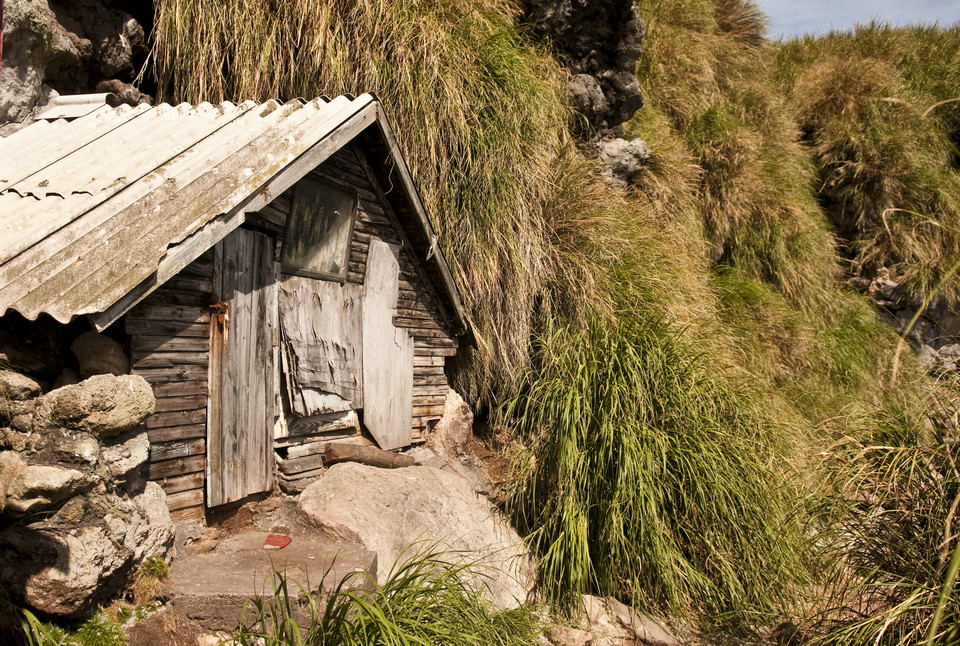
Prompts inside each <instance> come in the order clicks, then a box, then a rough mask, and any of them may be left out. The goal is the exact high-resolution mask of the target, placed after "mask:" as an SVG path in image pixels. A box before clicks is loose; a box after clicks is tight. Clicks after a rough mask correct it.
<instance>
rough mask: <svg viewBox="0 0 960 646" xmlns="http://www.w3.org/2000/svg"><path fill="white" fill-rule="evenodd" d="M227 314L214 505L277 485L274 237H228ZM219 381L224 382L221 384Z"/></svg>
mask: <svg viewBox="0 0 960 646" xmlns="http://www.w3.org/2000/svg"><path fill="white" fill-rule="evenodd" d="M220 245H221V249H220V252H221V253H222V262H221V263H220V266H219V269H220V276H219V286H220V290H221V291H220V297H221V299H222V300H223V301H226V302H228V303H229V309H228V313H227V317H226V320H225V321H223V322H222V323H220V322H216V321H215V322H214V323H212V325H213V326H214V327H215V328H216V327H219V328H220V329H219V330H215V331H214V334H213V339H214V341H215V342H216V343H217V344H218V347H215V348H213V349H212V351H211V359H212V360H214V363H213V364H212V365H211V373H212V375H215V376H214V377H213V378H212V379H211V393H210V400H211V408H212V409H214V410H211V415H210V422H211V423H210V425H209V427H208V439H207V442H208V446H209V447H210V448H209V461H208V473H207V500H208V504H209V505H210V506H211V507H215V506H218V505H222V504H225V503H228V502H233V501H236V500H240V499H242V498H244V497H246V496H249V495H250V494H254V493H259V492H262V491H269V490H270V489H272V488H273V455H272V453H273V418H274V397H275V393H274V379H273V336H274V332H273V329H274V325H275V310H276V306H277V297H276V278H277V273H276V267H275V262H274V260H273V241H272V239H271V238H269V237H268V236H266V235H263V234H261V233H257V232H254V231H248V230H245V229H237V230H236V231H234V232H233V233H231V234H230V235H229V236H227V237H226V238H224V240H223V241H222V242H221V243H220ZM215 386H216V388H217V389H216V390H214V387H215Z"/></svg>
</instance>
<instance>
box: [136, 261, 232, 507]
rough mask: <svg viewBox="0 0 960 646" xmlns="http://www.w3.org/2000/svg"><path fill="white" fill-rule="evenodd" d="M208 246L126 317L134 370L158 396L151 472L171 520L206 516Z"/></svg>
mask: <svg viewBox="0 0 960 646" xmlns="http://www.w3.org/2000/svg"><path fill="white" fill-rule="evenodd" d="M212 282H213V251H212V250H211V251H208V252H207V253H205V254H204V255H203V256H201V257H200V258H198V259H197V260H196V261H195V262H194V263H192V264H191V265H189V266H188V267H186V268H185V269H184V270H183V271H181V272H180V273H179V274H177V276H175V277H174V278H172V279H170V280H169V281H167V282H166V283H165V284H164V285H163V287H161V288H159V289H157V290H156V291H155V292H153V293H152V294H150V296H148V297H147V298H146V299H144V301H143V302H142V303H140V304H139V305H137V306H136V307H135V308H133V309H132V310H130V312H129V313H128V314H127V316H126V322H125V326H126V331H127V333H128V334H129V335H130V344H131V355H132V356H131V363H132V368H133V370H132V371H133V374H136V375H141V376H142V377H143V378H144V379H146V380H147V381H148V382H149V383H150V385H151V386H153V392H154V395H155V396H156V399H157V411H156V412H155V413H154V414H153V415H151V416H150V417H149V418H147V421H146V424H147V432H148V434H149V436H150V467H149V473H150V475H149V478H150V480H154V481H156V482H158V483H159V484H160V486H161V487H163V489H164V491H166V493H167V506H168V507H169V509H170V516H171V518H173V520H174V522H182V521H186V520H203V518H204V473H205V470H206V433H207V425H206V420H207V378H208V369H209V363H210V307H209V306H210V304H211V303H212V302H213V301H212V288H213V284H212Z"/></svg>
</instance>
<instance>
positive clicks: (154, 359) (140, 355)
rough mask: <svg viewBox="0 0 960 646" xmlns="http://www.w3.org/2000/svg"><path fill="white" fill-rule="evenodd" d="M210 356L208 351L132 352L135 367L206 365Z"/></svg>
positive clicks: (132, 362) (132, 361)
mask: <svg viewBox="0 0 960 646" xmlns="http://www.w3.org/2000/svg"><path fill="white" fill-rule="evenodd" d="M209 362H210V356H209V354H207V353H206V352H202V351H195V352H157V353H155V352H139V351H136V352H132V353H131V364H132V366H133V368H138V369H139V368H163V367H171V368H172V367H175V366H186V365H193V366H206V365H207V364H208V363H209Z"/></svg>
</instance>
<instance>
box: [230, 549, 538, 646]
mask: <svg viewBox="0 0 960 646" xmlns="http://www.w3.org/2000/svg"><path fill="white" fill-rule="evenodd" d="M472 570H473V566H472V564H470V563H469V562H467V561H464V560H462V559H459V558H457V556H456V555H450V554H444V553H440V552H429V551H427V552H419V553H415V554H412V555H411V556H410V557H409V558H408V559H406V560H405V561H403V562H401V563H400V564H398V565H397V566H396V567H395V568H394V569H393V570H392V571H391V572H390V574H389V575H388V576H387V580H386V581H385V582H384V583H383V584H382V585H378V584H377V583H376V581H373V580H368V581H366V583H367V585H366V586H360V587H356V588H354V587H351V586H352V585H353V584H355V583H360V582H362V579H363V578H364V577H367V576H368V575H366V574H365V573H351V574H348V575H347V576H346V577H344V578H343V579H341V580H340V581H339V582H337V584H336V586H335V587H334V588H333V590H332V591H330V593H329V596H328V597H327V598H326V600H325V601H324V600H323V599H322V598H321V596H320V593H315V592H312V591H311V590H310V587H309V585H306V586H305V585H303V584H300V583H298V582H291V581H290V580H288V579H287V578H286V577H284V576H283V575H282V574H280V573H277V572H275V573H274V574H273V575H272V577H271V579H270V581H271V590H270V592H271V593H272V594H271V595H270V596H260V597H256V598H254V599H252V600H251V601H250V602H249V604H248V607H249V608H252V609H253V610H254V612H255V614H256V620H255V621H254V622H253V624H252V628H251V629H245V628H240V629H238V631H237V633H236V640H237V642H238V643H239V644H243V645H250V646H253V645H254V644H265V645H266V646H301V645H303V646H306V645H309V646H374V645H379V644H398V645H399V644H423V645H427V644H446V645H447V646H481V645H483V646H527V645H528V644H531V643H534V642H535V640H536V637H537V635H538V634H539V632H540V631H541V626H540V623H539V620H538V619H537V617H536V616H535V614H534V613H533V612H532V610H531V609H530V608H527V607H519V608H515V609H512V610H502V611H498V610H496V609H493V608H491V607H490V606H489V605H488V604H487V603H486V602H485V601H484V600H483V598H482V595H481V594H480V592H479V591H478V590H477V589H475V587H474V586H473V585H472V584H471V583H469V580H471V579H472V578H473V576H470V575H471V574H475V573H474V572H473V571H472ZM301 603H302V604H303V605H300V604H301ZM298 619H299V621H300V624H306V625H300V624H298Z"/></svg>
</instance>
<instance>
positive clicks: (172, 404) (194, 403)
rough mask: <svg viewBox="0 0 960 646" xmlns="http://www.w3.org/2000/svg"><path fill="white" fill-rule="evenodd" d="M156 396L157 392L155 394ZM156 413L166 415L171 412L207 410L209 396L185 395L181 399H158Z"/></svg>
mask: <svg viewBox="0 0 960 646" xmlns="http://www.w3.org/2000/svg"><path fill="white" fill-rule="evenodd" d="M154 395H156V392H154ZM155 401H156V411H157V412H158V413H166V412H171V411H187V410H197V409H200V408H206V406H207V396H206V395H205V394H203V395H183V396H180V397H156V399H155Z"/></svg>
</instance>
